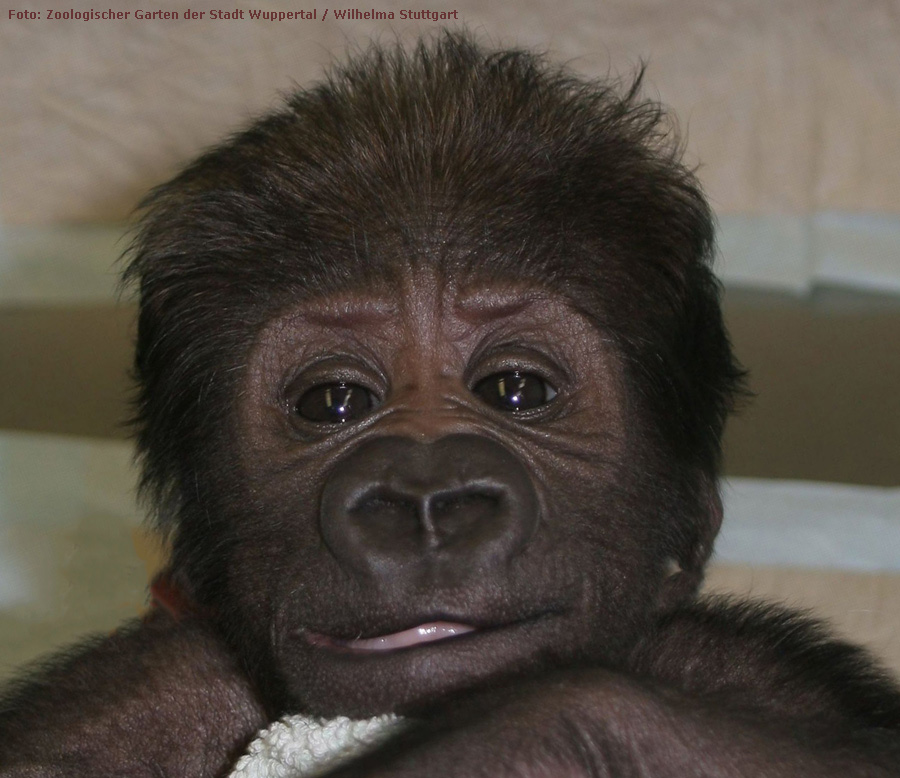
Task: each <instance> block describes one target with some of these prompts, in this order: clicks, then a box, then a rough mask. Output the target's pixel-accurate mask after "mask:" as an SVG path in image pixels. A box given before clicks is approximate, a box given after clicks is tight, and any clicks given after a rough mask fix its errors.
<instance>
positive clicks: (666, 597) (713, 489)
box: [657, 475, 723, 613]
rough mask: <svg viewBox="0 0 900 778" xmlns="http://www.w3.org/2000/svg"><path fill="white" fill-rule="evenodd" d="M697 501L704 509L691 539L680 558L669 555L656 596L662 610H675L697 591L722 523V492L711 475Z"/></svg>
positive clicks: (703, 477)
mask: <svg viewBox="0 0 900 778" xmlns="http://www.w3.org/2000/svg"><path fill="white" fill-rule="evenodd" d="M697 502H698V505H701V506H704V508H705V510H704V512H703V515H701V516H699V517H698V518H697V521H696V523H695V525H694V527H693V531H692V533H691V540H690V542H689V543H688V544H686V546H685V547H684V549H682V553H681V554H679V556H678V557H677V558H676V557H670V558H669V560H668V565H667V568H666V579H665V580H664V581H663V583H662V587H661V588H660V591H659V597H658V600H657V608H658V610H659V611H660V612H663V613H665V612H667V611H671V610H674V609H675V608H677V607H678V606H680V605H683V604H684V603H685V602H688V601H689V600H691V599H693V598H694V597H695V596H696V595H697V591H698V590H699V589H700V584H702V583H703V575H704V572H705V570H706V563H707V561H709V557H710V555H711V554H712V550H713V543H714V542H715V539H716V535H718V534H719V529H720V528H721V526H722V512H723V509H722V496H721V494H720V493H719V486H718V482H717V481H716V480H715V479H713V478H711V477H710V476H708V475H703V476H701V478H700V496H699V499H698V501H697Z"/></svg>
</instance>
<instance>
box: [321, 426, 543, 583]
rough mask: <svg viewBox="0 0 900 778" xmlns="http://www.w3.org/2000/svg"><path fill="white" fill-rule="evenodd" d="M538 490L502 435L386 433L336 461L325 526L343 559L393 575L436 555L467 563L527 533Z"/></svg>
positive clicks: (488, 560) (507, 553)
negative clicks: (424, 438) (424, 439)
mask: <svg viewBox="0 0 900 778" xmlns="http://www.w3.org/2000/svg"><path fill="white" fill-rule="evenodd" d="M538 516H539V508H538V499H537V495H536V493H535V490H534V486H533V485H532V482H531V479H530V478H529V475H528V472H527V470H526V469H525V467H524V465H523V464H522V463H521V462H519V460H518V459H517V458H516V457H514V456H513V455H512V454H511V453H510V452H509V451H507V450H506V449H505V448H504V447H503V446H501V445H500V444H499V443H495V442H494V441H492V440H488V439H487V438H482V437H479V436H477V435H448V436H447V437H445V438H441V439H439V440H437V441H435V442H433V443H417V442H416V441H414V440H411V439H409V438H401V437H386V438H379V439H377V440H373V441H370V442H368V443H366V444H364V445H362V446H360V447H359V448H358V449H356V450H355V451H354V452H353V453H351V454H350V455H349V456H347V457H346V458H345V459H344V460H342V461H341V462H339V463H338V465H337V466H336V467H335V469H334V470H333V472H332V474H331V475H330V476H329V478H328V480H327V481H326V483H325V489H324V492H323V495H322V504H321V530H322V536H323V538H324V539H325V543H326V544H327V545H328V547H329V548H330V549H331V551H332V553H333V554H334V555H335V556H336V557H337V558H338V559H339V560H340V561H341V563H343V564H345V565H347V566H349V567H352V568H354V569H355V570H358V571H363V572H368V573H373V574H376V575H393V574H395V573H396V572H397V571H399V570H400V569H404V570H408V569H409V568H410V567H413V568H420V567H423V566H427V565H433V564H436V563H437V561H438V560H439V561H440V563H441V564H444V565H446V563H448V562H450V563H452V564H456V563H457V562H458V563H459V564H460V565H465V566H466V568H467V569H468V568H471V567H473V566H475V567H477V566H481V565H485V564H497V563H498V562H502V561H504V560H506V559H509V558H510V557H512V556H514V555H515V554H516V553H517V552H518V551H519V550H521V549H522V548H523V547H524V545H525V544H526V543H527V542H528V540H529V539H530V537H531V536H532V534H533V532H534V529H535V527H536V526H537V522H538Z"/></svg>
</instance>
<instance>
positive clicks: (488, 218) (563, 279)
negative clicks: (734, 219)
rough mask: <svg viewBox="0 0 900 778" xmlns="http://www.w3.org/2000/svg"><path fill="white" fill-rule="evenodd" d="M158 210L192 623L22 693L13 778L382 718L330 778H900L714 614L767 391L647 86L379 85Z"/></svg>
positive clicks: (495, 73)
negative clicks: (725, 444) (751, 378)
mask: <svg viewBox="0 0 900 778" xmlns="http://www.w3.org/2000/svg"><path fill="white" fill-rule="evenodd" d="M144 205H145V211H144V217H143V220H142V222H141V226H140V230H139V233H138V235H137V238H136V240H135V242H134V245H133V247H132V251H131V263H130V266H129V268H128V270H127V273H126V277H127V280H129V281H131V282H133V283H135V284H136V285H137V286H138V287H139V291H140V322H139V333H138V345H137V358H136V374H137V377H138V379H139V382H140V397H139V414H138V419H137V429H138V432H139V438H138V440H139V446H140V451H141V454H142V457H143V467H144V470H143V493H144V495H145V497H146V498H147V499H148V501H149V503H150V504H152V506H153V507H154V509H155V517H156V522H157V525H158V527H159V528H160V529H161V530H162V531H164V532H166V533H168V534H169V537H170V538H171V543H172V556H171V562H170V566H169V568H168V570H167V572H166V573H165V575H164V576H163V577H162V578H161V579H159V580H158V581H157V583H156V586H155V590H156V592H157V600H158V603H163V604H166V605H168V607H162V606H161V605H159V604H157V606H156V607H154V608H152V609H151V610H150V612H149V613H148V615H147V616H146V617H145V618H144V619H142V620H141V621H140V622H139V623H136V624H132V625H130V626H126V627H124V628H123V629H122V630H120V631H118V632H117V633H115V634H114V635H112V636H108V637H103V638H100V639H96V640H94V641H93V642H91V643H88V644H86V645H83V646H81V647H79V648H76V649H74V650H72V651H69V652H67V653H66V654H65V655H64V656H62V657H58V658H56V659H54V660H52V661H51V662H49V663H48V664H46V665H44V666H43V667H42V668H41V669H39V670H38V671H36V672H34V673H33V674H32V675H31V676H30V677H27V678H26V679H24V680H22V681H20V682H19V683H18V684H16V685H15V686H14V687H13V688H12V689H11V690H9V691H8V693H7V695H6V697H5V700H4V701H3V703H2V706H0V733H2V736H0V765H2V766H3V768H4V770H0V773H2V774H3V775H9V776H13V775H15V776H99V775H104V776H105V775H123V776H132V777H134V776H192V777H196V776H222V775H227V774H228V772H229V771H230V770H231V768H232V766H233V765H234V763H235V761H236V760H237V759H238V757H239V756H240V754H241V753H242V752H243V750H244V749H245V748H246V746H247V744H248V742H249V741H250V740H251V739H252V738H253V737H254V736H255V734H256V733H257V732H258V731H259V730H260V729H261V728H263V727H265V726H266V725H267V724H268V723H270V722H272V721H273V720H274V719H276V718H278V717H280V716H283V715H285V714H288V713H305V714H309V715H313V716H323V717H333V716H337V715H346V716H351V717H357V718H362V717H368V716H374V715H377V714H383V713H387V712H396V713H400V714H403V715H405V716H407V717H408V726H407V727H406V729H405V730H403V732H402V733H400V734H398V735H396V736H395V737H393V738H391V739H389V740H388V741H387V742H386V743H385V744H383V745H382V746H380V747H379V748H378V749H377V750H376V751H375V752H374V753H372V754H370V755H368V756H364V757H361V758H359V759H356V760H355V761H352V762H351V763H349V764H347V765H345V766H344V767H343V768H341V769H339V770H337V771H336V772H333V773H331V775H335V776H337V775H341V776H350V775H354V776H376V775H377V776H382V777H383V778H387V777H388V776H415V775H429V776H432V777H433V778H441V777H442V776H462V777H465V776H553V777H556V776H621V775H629V776H632V775H635V776H637V775H640V776H655V777H657V778H659V777H660V776H685V775H692V776H703V775H707V776H725V775H746V776H750V775H753V776H758V775H766V776H788V775H798V776H800V775H802V776H810V775H816V776H825V775H839V776H842V778H845V777H846V776H851V775H854V776H879V775H884V776H888V775H898V764H900V691H898V689H897V687H896V686H894V685H893V683H892V682H891V681H890V680H888V679H887V678H885V677H884V676H883V675H882V674H881V673H880V672H879V671H878V670H877V668H875V667H874V666H873V665H872V664H871V663H870V662H869V660H868V659H867V658H866V656H865V655H864V654H863V653H862V652H861V651H859V650H858V649H855V648H853V647H851V646H848V645H846V644H844V643H841V642H838V641H836V640H833V639H832V638H830V637H828V636H827V635H826V634H825V633H824V632H823V631H822V630H821V629H820V628H819V627H817V626H816V625H814V624H811V623H809V622H807V621H806V620H805V619H804V618H802V617H799V616H797V615H793V614H790V613H785V612H782V611H779V610H775V609H773V608H770V607H765V606H762V605H757V604H748V603H733V602H727V601H718V600H713V601H710V600H699V599H697V595H696V592H697V588H698V585H699V583H700V581H701V578H702V573H703V568H704V565H705V563H706V561H707V558H708V557H709V554H710V550H711V547H712V542H713V538H714V537H715V534H716V532H717V530H718V527H719V523H720V520H721V506H720V501H719V496H718V491H717V475H718V469H719V459H720V439H721V434H722V428H723V425H724V422H725V418H726V416H727V414H728V412H729V410H730V409H731V406H732V402H733V399H734V397H735V395H736V393H738V392H740V390H741V379H742V373H741V371H740V369H739V367H738V366H737V364H736V362H735V361H734V359H733V356H732V353H731V349H730V346H729V342H728V338H727V336H726V333H725V330H724V328H723V324H722V318H721V313H720V309H719V299H718V292H719V290H718V286H717V284H716V281H715V280H714V277H713V275H712V273H711V270H710V262H711V256H712V253H713V227H712V219H711V216H710V213H709V210H708V207H707V205H706V202H705V200H704V198H703V195H702V193H701V191H700V189H699V187H698V184H697V182H696V180H695V179H694V177H693V176H692V175H691V173H690V172H689V171H687V170H686V169H685V168H684V167H683V166H682V165H681V163H680V161H679V156H678V144H677V141H676V140H675V139H673V137H672V133H671V132H670V131H668V130H667V128H666V125H665V117H664V115H663V114H662V111H661V109H660V108H659V107H658V106H657V105H656V104H654V103H651V102H647V101H644V100H642V99H641V98H640V96H639V94H638V84H634V85H633V86H632V87H631V88H624V89H623V88H621V85H619V84H616V83H611V82H599V83H598V82H586V81H582V80H579V79H577V78H575V77H573V76H571V75H570V74H568V73H566V72H564V71H561V70H558V69H555V68H553V67H551V66H549V65H547V64H546V63H545V62H544V61H543V60H542V59H540V58H539V57H535V56H533V55H530V54H527V53H523V52H518V51H507V52H500V53H487V52H484V51H482V50H481V49H479V47H478V46H476V45H475V44H474V43H473V42H472V41H471V40H470V39H468V38H467V37H465V36H458V35H452V34H447V35H444V36H442V37H441V38H439V39H438V40H436V41H433V42H430V43H424V44H421V45H420V46H419V47H418V48H417V49H415V50H414V51H413V52H411V53H404V52H402V51H401V50H399V49H389V50H385V49H379V48H374V49H372V50H371V51H370V52H369V53H368V54H366V55H364V56H361V57H359V58H358V59H357V60H355V61H353V62H351V63H350V64H349V65H346V66H345V67H343V68H340V69H337V70H336V71H334V72H333V73H332V75H331V76H330V78H329V79H328V80H327V81H325V82H324V83H322V84H320V85H318V86H315V87H313V88H311V89H309V90H306V91H302V92H298V93H297V94H295V95H294V96H293V97H291V98H290V99H289V101H288V102H287V104H286V105H285V106H284V107H283V108H282V109H281V110H280V111H278V112H276V113H274V114H273V115H270V116H268V117H266V118H264V119H262V120H261V121H259V122H257V123H256V124H254V125H252V126H251V127H250V128H249V129H248V130H246V131H245V132H243V133H241V134H239V135H236V136H235V137H233V138H232V139H231V140H229V141H227V142H226V143H225V144H224V145H222V146H219V147H218V148H215V149H213V150H212V151H210V152H208V153H207V154H205V155H204V156H202V157H201V158H200V159H198V160H197V161H196V162H194V163H193V164H192V165H191V166H190V167H189V168H187V170H185V171H184V172H183V173H182V174H181V175H180V176H178V177H177V178H176V179H174V180H173V181H171V182H169V183H167V184H165V185H163V186H162V187H160V188H159V189H157V190H156V191H154V192H153V193H152V194H151V195H150V196H149V198H148V199H147V201H146V202H145V204H144Z"/></svg>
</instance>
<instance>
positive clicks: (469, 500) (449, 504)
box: [429, 489, 503, 518]
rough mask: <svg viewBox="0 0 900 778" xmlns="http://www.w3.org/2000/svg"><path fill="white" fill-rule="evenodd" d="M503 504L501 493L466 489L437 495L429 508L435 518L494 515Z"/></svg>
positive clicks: (430, 502) (430, 501)
mask: <svg viewBox="0 0 900 778" xmlns="http://www.w3.org/2000/svg"><path fill="white" fill-rule="evenodd" d="M502 503H503V494H502V492H501V491H493V490H486V489H466V490H462V491H455V492H450V493H445V494H437V495H435V496H434V497H432V499H431V500H429V507H430V509H431V511H432V513H433V514H434V516H435V518H440V517H441V516H446V515H450V514H454V513H472V514H478V515H494V514H496V513H497V511H499V510H500V507H501V504H502Z"/></svg>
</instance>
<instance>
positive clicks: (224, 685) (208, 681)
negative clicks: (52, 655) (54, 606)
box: [0, 610, 268, 778]
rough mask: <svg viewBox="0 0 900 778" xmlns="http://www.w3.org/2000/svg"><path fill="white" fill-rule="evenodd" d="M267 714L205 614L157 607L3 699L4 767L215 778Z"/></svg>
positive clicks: (0, 744)
mask: <svg viewBox="0 0 900 778" xmlns="http://www.w3.org/2000/svg"><path fill="white" fill-rule="evenodd" d="M267 720H268V719H267V717H266V715H265V713H264V712H263V709H262V706H261V705H260V704H259V702H258V701H257V698H256V694H255V692H254V690H253V689H252V688H251V686H250V684H249V682H248V681H247V679H246V676H245V674H244V673H243V671H242V670H241V669H240V667H239V666H238V665H237V663H236V662H235V660H234V659H233V658H232V657H231V656H230V655H229V654H228V653H227V652H226V650H225V648H224V647H223V646H222V644H221V643H220V642H219V640H218V639H217V638H215V637H214V636H213V635H212V634H211V633H210V632H209V630H208V629H207V628H206V627H205V626H204V625H203V623H202V622H201V621H199V620H196V619H190V618H186V619H184V620H182V621H176V620H175V619H173V618H172V617H171V616H170V615H169V614H167V613H165V612H163V611H161V610H155V611H153V612H151V614H150V615H149V616H148V617H147V618H146V619H145V620H144V621H143V622H141V623H140V624H139V625H136V626H132V627H126V628H124V629H121V630H119V631H117V632H115V633H113V634H112V635H111V636H109V637H106V638H103V639H102V640H100V641H97V642H94V643H93V644H91V645H89V646H88V647H82V648H81V649H77V648H76V649H75V650H74V651H73V652H67V653H66V654H64V655H63V658H57V659H55V660H51V662H50V663H49V664H48V665H46V666H45V667H44V668H42V669H41V670H40V671H39V672H38V673H37V674H35V675H32V676H31V677H30V678H26V679H25V680H23V681H20V682H19V683H18V684H17V685H16V686H15V687H13V690H12V692H11V693H10V694H7V696H6V697H4V698H2V699H0V776H4V777H5V776H16V778H24V777H25V776H28V777H29V778H30V777H32V776H33V777H34V778H39V777H40V778H50V777H51V776H54V777H56V776H59V778H63V777H65V778H75V777H76V776H77V777H78V778H80V777H81V776H95V775H109V776H114V775H121V776H129V778H138V777H139V776H172V778H174V777H175V776H184V777H185V778H187V777H188V776H190V778H201V777H206V776H210V778H212V776H220V775H223V774H224V773H225V771H226V770H227V769H228V766H229V765H230V764H232V763H233V762H234V760H235V759H237V757H238V756H239V755H240V753H241V751H242V750H243V748H244V747H245V746H246V744H247V742H248V741H249V740H250V739H252V737H253V735H254V734H255V733H256V732H257V731H258V730H259V729H260V728H261V727H263V726H264V725H265V724H266V722H267ZM7 770H8V771H7Z"/></svg>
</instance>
